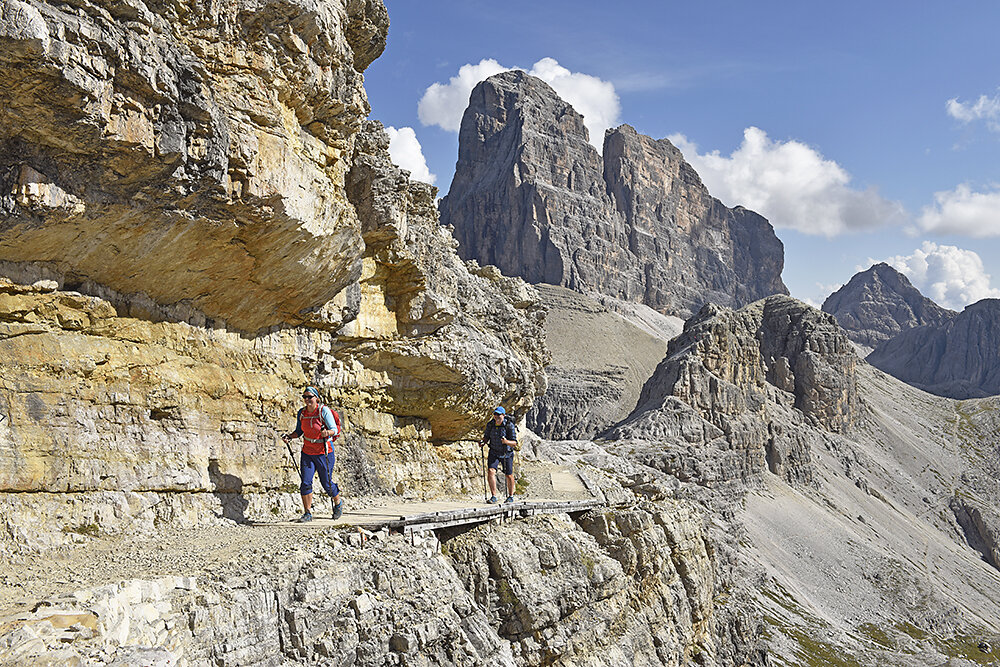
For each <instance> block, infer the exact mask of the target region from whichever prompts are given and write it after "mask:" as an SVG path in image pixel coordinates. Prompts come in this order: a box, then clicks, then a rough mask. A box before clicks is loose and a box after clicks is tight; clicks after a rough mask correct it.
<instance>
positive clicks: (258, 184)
mask: <svg viewBox="0 0 1000 667" xmlns="http://www.w3.org/2000/svg"><path fill="white" fill-rule="evenodd" d="M2 9H3V11H2V12H0V47H2V48H0V211H2V213H3V222H2V223H0V261H3V262H7V263H10V265H8V266H7V267H6V271H5V272H6V273H7V274H9V275H10V274H14V275H16V274H17V270H18V269H19V268H25V267H27V268H29V269H31V270H38V269H44V273H45V277H49V278H54V279H56V280H58V281H59V282H60V284H65V285H68V286H72V287H75V288H78V289H80V290H81V291H87V292H92V291H94V290H95V289H98V286H100V288H103V289H106V290H110V291H113V292H114V293H116V294H119V295H125V296H132V297H138V298H131V299H127V298H122V299H120V300H118V301H117V302H116V303H118V304H125V303H130V304H139V303H143V302H149V303H151V304H155V305H156V306H157V307H158V308H160V309H166V310H167V311H168V312H169V314H170V316H171V317H172V318H173V319H182V320H187V321H191V322H193V323H201V322H204V321H205V319H206V318H207V319H209V320H221V321H224V322H226V323H227V325H228V326H229V327H230V328H233V329H237V330H240V331H246V332H254V331H257V330H259V329H261V328H262V327H267V326H271V325H276V324H281V323H299V322H302V321H303V320H305V319H308V318H309V317H310V313H311V312H312V311H314V310H315V309H318V308H320V307H321V306H323V304H326V303H328V302H330V301H331V299H333V298H334V297H335V296H337V295H338V294H342V292H343V290H345V289H346V288H348V287H349V286H350V285H351V284H353V283H356V282H357V280H358V278H359V277H360V276H361V272H362V267H361V254H362V250H363V247H364V245H363V241H362V237H361V233H360V232H361V229H360V227H361V224H360V221H359V219H358V217H357V214H356V213H355V211H354V208H353V207H352V206H351V204H350V202H349V201H348V199H347V196H346V192H345V177H346V175H347V172H348V169H349V159H350V155H351V153H352V152H353V150H354V142H355V137H356V136H357V134H358V132H359V130H360V129H361V123H362V121H363V120H364V118H365V117H366V115H367V113H368V103H367V101H366V96H365V92H364V88H363V87H362V81H363V77H362V74H361V72H362V71H363V70H364V69H365V67H367V66H368V64H369V63H370V62H371V61H372V60H373V59H374V58H375V57H376V56H378V54H380V53H381V51H382V49H383V48H384V45H385V35H386V32H387V30H388V17H387V15H386V11H385V8H384V6H382V4H381V3H379V2H371V1H359V0H332V1H329V2H322V3H300V2H253V1H250V2H241V1H235V2H227V3H221V4H213V5H205V4H203V3H197V2H180V3H172V4H159V5H158V4H145V3H143V2H142V1H141V0H136V1H130V2H127V3H125V4H122V3H114V2H104V1H103V0H96V1H94V2H83V3H80V4H78V5H74V6H73V7H72V8H70V7H67V6H62V5H56V4H49V3H45V2H43V1H41V0H28V1H22V0H5V2H4V4H3V6H2ZM320 276H321V277H322V278H321V279H317V278H318V277H320ZM342 300H343V298H342ZM132 309H133V311H134V314H137V315H139V316H145V315H146V313H144V312H142V310H143V309H145V307H144V306H140V305H133V306H132ZM341 310H342V306H341V307H336V308H329V309H327V312H325V313H324V315H323V317H322V319H324V320H327V321H329V322H330V323H331V324H332V325H339V324H340V323H342V322H343V321H344V320H345V319H347V314H345V313H343V312H341Z"/></svg>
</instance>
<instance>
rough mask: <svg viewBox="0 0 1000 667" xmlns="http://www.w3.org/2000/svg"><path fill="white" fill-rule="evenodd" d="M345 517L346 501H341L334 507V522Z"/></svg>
mask: <svg viewBox="0 0 1000 667" xmlns="http://www.w3.org/2000/svg"><path fill="white" fill-rule="evenodd" d="M342 516H344V501H343V500H341V501H340V502H339V503H337V504H336V505H334V506H333V520H334V521H336V520H337V519H339V518H340V517H342Z"/></svg>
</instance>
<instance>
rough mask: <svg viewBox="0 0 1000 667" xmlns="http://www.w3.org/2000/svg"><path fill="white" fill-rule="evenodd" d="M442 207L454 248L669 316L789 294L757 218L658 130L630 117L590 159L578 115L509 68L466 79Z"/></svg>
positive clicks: (769, 231) (540, 279) (770, 233)
mask: <svg viewBox="0 0 1000 667" xmlns="http://www.w3.org/2000/svg"><path fill="white" fill-rule="evenodd" d="M440 210H441V221H442V223H443V224H450V225H452V226H453V227H454V234H455V236H456V238H458V240H459V244H460V247H459V253H460V255H461V256H462V257H464V258H466V259H476V260H478V261H479V262H480V263H482V264H494V265H496V266H498V267H499V268H500V269H501V271H502V272H503V273H504V274H506V275H512V276H520V277H522V278H524V279H525V280H527V281H529V282H532V283H551V284H555V285H560V286H564V287H569V288H570V289H573V290H575V291H578V292H582V293H599V294H603V295H606V296H610V297H614V298H618V299H623V300H626V301H633V302H637V303H642V304H645V305H648V306H650V307H652V308H654V309H656V310H658V311H660V312H662V313H665V314H670V315H678V316H680V317H690V316H691V315H692V314H694V313H695V312H697V311H698V309H699V308H701V306H702V305H704V304H705V303H708V302H712V303H716V304H718V305H723V306H727V307H739V306H742V305H745V304H747V303H750V302H752V301H755V300H757V299H760V298H762V297H765V296H769V295H771V294H776V293H778V294H787V293H788V290H787V288H786V287H785V285H784V283H783V282H782V281H781V270H782V267H783V265H784V248H783V246H782V243H781V241H779V240H778V238H777V237H776V236H775V234H774V229H773V228H772V227H771V225H770V223H768V222H767V220H765V219H764V218H763V217H761V216H759V215H757V214H756V213H754V212H752V211H749V210H747V209H744V208H741V207H737V208H732V209H730V208H728V207H726V206H724V205H723V204H722V203H721V202H719V200H717V199H715V198H713V197H711V196H710V195H709V193H708V190H707V189H706V188H705V186H704V185H703V184H702V182H701V179H700V178H699V177H698V174H697V173H696V172H695V171H694V169H693V168H692V167H691V166H690V165H689V164H688V163H687V162H686V161H685V160H684V158H683V156H682V155H681V153H680V151H679V150H678V149H677V148H676V147H674V146H673V145H672V144H671V143H670V142H669V141H667V140H665V139H662V140H658V141H657V140H654V139H651V138H650V137H646V136H643V135H641V134H639V133H637V132H636V131H635V130H634V129H633V128H631V127H629V126H628V125H623V126H621V127H619V128H617V129H614V130H609V131H608V133H607V134H606V135H605V139H604V155H603V158H602V156H601V155H599V154H598V153H597V151H596V150H595V149H594V147H593V146H591V145H590V143H589V142H588V135H587V130H586V127H585V126H584V124H583V117H582V116H581V115H580V114H579V113H577V112H576V111H575V110H574V109H573V107H572V106H570V105H569V104H568V103H566V102H565V101H563V100H562V99H561V98H560V97H559V96H558V95H557V94H556V92H555V91H554V90H552V88H550V87H549V86H548V84H546V83H545V82H543V81H541V80H540V79H537V78H534V77H532V76H529V75H527V74H526V73H524V72H520V71H510V72H504V73H501V74H497V75H495V76H493V77H490V78H489V79H487V80H485V81H483V82H481V83H480V84H479V85H477V86H476V88H475V89H474V90H473V92H472V95H471V98H470V103H469V107H468V108H467V109H466V111H465V115H464V117H463V119H462V126H461V131H460V133H459V155H458V164H457V166H456V170H455V177H454V180H453V181H452V184H451V189H450V191H449V193H448V195H447V196H446V197H444V198H443V199H442V200H441V202H440Z"/></svg>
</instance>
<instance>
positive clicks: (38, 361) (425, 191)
mask: <svg viewBox="0 0 1000 667" xmlns="http://www.w3.org/2000/svg"><path fill="white" fill-rule="evenodd" d="M358 146H359V148H358V153H357V154H356V155H355V159H354V166H353V168H352V170H351V175H350V178H351V192H352V193H353V194H352V196H355V197H356V198H357V199H356V201H357V202H358V210H361V211H365V215H366V219H367V220H368V221H369V226H370V228H368V229H366V230H365V241H366V245H365V248H366V252H365V254H364V255H363V256H362V257H361V265H362V267H363V270H364V273H363V275H362V278H361V280H360V281H359V282H358V283H356V284H354V285H353V286H352V287H351V290H352V291H353V293H354V294H353V296H352V299H353V300H354V304H355V305H354V307H353V309H354V313H355V316H354V317H353V319H352V320H350V321H349V322H348V323H346V324H345V325H344V326H342V327H341V328H340V329H339V330H338V331H337V332H336V333H334V332H330V331H327V330H326V329H325V327H322V328H312V327H299V328H294V329H278V330H275V331H272V332H271V333H268V334H264V335H258V336H254V337H247V336H244V335H241V334H240V333H238V332H233V331H229V330H226V329H222V328H205V327H198V326H193V325H190V324H187V323H183V322H178V323H173V322H151V321H149V320H145V319H141V318H136V317H129V316H123V315H120V314H119V313H118V312H117V311H116V309H115V307H114V306H113V305H112V303H111V302H109V301H108V300H106V299H103V298H101V297H97V296H88V295H83V294H80V293H77V292H69V291H66V290H60V289H59V288H58V284H57V283H55V282H54V281H45V280H42V281H39V282H37V283H35V284H34V285H23V284H17V283H13V282H11V281H9V280H5V281H3V282H0V365H2V367H3V376H4V378H5V381H4V395H3V399H2V401H3V403H2V406H3V412H4V414H5V416H6V417H7V418H6V419H4V420H3V421H0V447H2V449H3V456H2V457H0V458H2V461H3V462H2V464H0V491H3V492H13V491H49V492H58V491H69V492H84V493H85V492H103V491H106V492H115V493H119V494H129V493H140V492H153V493H162V492H178V491H181V492H190V493H208V492H213V493H214V492H236V491H251V490H259V491H260V490H268V489H277V488H280V487H283V486H284V485H286V484H287V483H288V479H289V470H288V468H287V467H286V462H285V457H286V456H287V454H286V453H284V451H283V449H282V448H281V447H280V446H278V443H277V442H276V440H275V438H276V434H277V433H280V432H283V431H286V430H288V429H289V428H290V427H291V425H292V424H291V422H292V421H293V420H294V414H295V409H296V408H297V407H298V406H297V403H298V401H297V400H296V397H297V392H298V390H299V389H300V388H301V387H302V386H303V385H305V384H315V385H317V386H319V387H320V389H321V391H322V392H323V393H324V396H325V398H326V400H327V401H328V402H329V403H330V404H331V405H333V406H334V407H336V408H338V409H339V410H340V411H341V412H342V414H343V415H344V418H345V426H346V431H347V433H346V435H345V437H344V440H343V441H342V442H341V443H340V450H339V451H340V454H339V457H340V462H341V466H343V469H342V472H341V474H342V475H343V477H344V478H345V479H344V481H345V482H346V484H347V487H348V488H352V490H353V492H354V493H363V492H378V491H382V490H393V489H395V488H396V485H397V483H398V482H399V480H401V479H402V480H406V488H407V492H408V493H413V494H430V495H433V494H435V493H441V492H444V491H448V490H452V491H454V490H456V489H459V488H461V487H462V485H464V484H465V483H467V482H468V480H470V479H473V476H472V475H471V474H470V473H469V472H467V471H466V470H465V468H466V467H467V466H470V467H471V466H472V464H473V463H474V462H475V461H474V459H473V458H472V457H471V454H475V453H476V452H469V453H468V454H469V455H470V456H469V458H467V454H462V453H460V452H461V451H462V445H461V444H458V443H457V442H456V441H460V440H461V439H462V438H464V437H465V436H466V435H467V434H468V433H469V432H470V431H471V430H473V429H477V428H478V427H479V425H480V423H481V419H482V414H484V413H486V412H488V410H489V409H490V408H491V407H492V406H493V405H495V404H497V403H503V404H505V405H508V406H509V407H510V408H511V409H512V410H515V411H517V410H521V409H523V408H525V407H526V406H527V405H528V404H529V403H530V401H531V400H532V398H533V396H534V395H535V394H536V393H538V392H540V391H541V390H542V389H544V374H542V373H541V372H540V371H541V368H542V365H543V364H544V363H545V362H546V360H547V356H545V354H544V351H543V349H542V347H541V335H540V316H541V311H540V310H538V305H537V296H536V295H535V294H534V291H533V290H532V289H531V288H529V287H527V286H525V285H524V283H522V282H521V281H519V280H517V279H511V278H504V277H502V276H500V275H499V273H498V272H497V271H496V270H495V269H481V268H479V267H477V266H475V265H471V266H466V265H465V264H464V263H462V262H461V261H460V260H459V259H458V257H457V256H456V255H455V253H454V240H453V239H451V238H450V237H449V236H447V235H446V234H444V233H443V230H442V229H441V228H440V226H439V225H438V224H437V219H436V215H435V211H434V207H433V192H432V190H431V189H430V188H429V187H427V186H423V185H418V184H411V183H410V182H409V181H408V180H407V179H406V178H405V177H404V176H403V174H402V173H401V172H400V171H399V170H398V169H396V168H394V167H392V165H391V164H390V163H389V160H388V156H387V153H386V150H387V139H386V138H385V135H384V133H383V132H382V131H381V128H380V126H378V124H371V125H368V126H366V130H365V132H364V133H363V134H361V135H359V139H358ZM364 151H368V152H364ZM374 211H378V212H379V213H378V215H376V214H375V213H374ZM487 304H490V305H491V307H490V308H489V309H487V306H486V305H487ZM21 498H22V499H27V498H34V501H37V502H42V501H43V496H40V495H39V496H22V497H21ZM150 502H153V501H150ZM127 504H128V503H125V505H127ZM149 504H150V503H146V502H140V503H138V504H137V506H135V507H132V508H130V510H128V511H134V512H137V513H142V512H144V511H145V510H146V507H147V506H148V505H149ZM30 516H31V513H22V514H21V515H20V517H21V518H20V519H18V520H15V524H14V526H13V527H12V528H11V531H12V534H13V533H16V534H18V535H20V536H22V537H27V536H28V535H31V534H36V535H37V534H43V533H46V532H49V533H54V534H57V535H58V533H59V526H58V523H59V522H58V521H56V520H55V519H52V520H43V521H42V522H41V523H32V520H31V519H29V517H30ZM42 516H43V518H44V513H42ZM234 518H239V517H234ZM12 520H14V519H13V518H12Z"/></svg>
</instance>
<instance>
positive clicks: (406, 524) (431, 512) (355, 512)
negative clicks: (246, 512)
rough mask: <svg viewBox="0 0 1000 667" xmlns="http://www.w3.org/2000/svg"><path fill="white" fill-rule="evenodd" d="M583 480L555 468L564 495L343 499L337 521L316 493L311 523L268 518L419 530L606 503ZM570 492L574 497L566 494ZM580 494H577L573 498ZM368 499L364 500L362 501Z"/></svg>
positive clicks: (369, 528)
mask: <svg viewBox="0 0 1000 667" xmlns="http://www.w3.org/2000/svg"><path fill="white" fill-rule="evenodd" d="M588 486H589V485H587V484H586V483H585V480H581V479H580V478H579V477H577V476H576V475H574V474H572V473H569V472H564V471H556V472H553V473H552V487H553V490H555V491H559V492H560V493H559V495H561V496H563V499H551V498H522V499H521V500H517V501H516V502H512V503H498V504H496V505H488V504H484V502H483V501H482V500H476V501H465V500H434V501H422V502H421V501H408V500H405V499H403V498H399V499H393V500H389V501H386V502H383V503H380V504H378V505H373V506H371V507H364V506H362V507H359V508H357V509H352V508H351V507H350V503H351V499H350V498H347V499H345V502H347V503H348V509H347V510H346V511H345V512H344V515H343V516H342V517H341V518H340V519H337V520H336V521H334V520H333V519H332V518H330V511H331V510H330V502H329V501H328V500H327V499H326V498H325V497H322V498H317V501H316V504H314V506H313V510H314V518H313V520H312V521H311V522H309V523H307V524H301V523H298V522H296V521H278V522H273V523H272V522H267V523H266V524H263V523H261V524H257V525H268V526H288V527H299V528H302V527H314V528H330V527H333V526H356V527H358V528H363V529H365V530H367V531H377V530H381V529H383V528H385V529H387V530H389V531H391V532H400V533H415V532H423V531H429V530H438V529H440V528H450V527H453V526H463V525H468V524H475V523H484V522H487V521H496V520H510V519H518V518H524V517H529V516H533V515H535V514H575V513H578V512H585V511H587V510H589V509H593V508H595V507H599V506H602V505H603V504H604V502H603V501H602V500H600V499H598V498H595V497H594V495H593V494H592V493H591V491H590V489H589V488H588ZM567 495H569V496H570V497H571V498H570V499H567V498H566V496H567ZM572 496H576V498H572ZM361 504H364V501H363V500H362V501H361Z"/></svg>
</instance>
